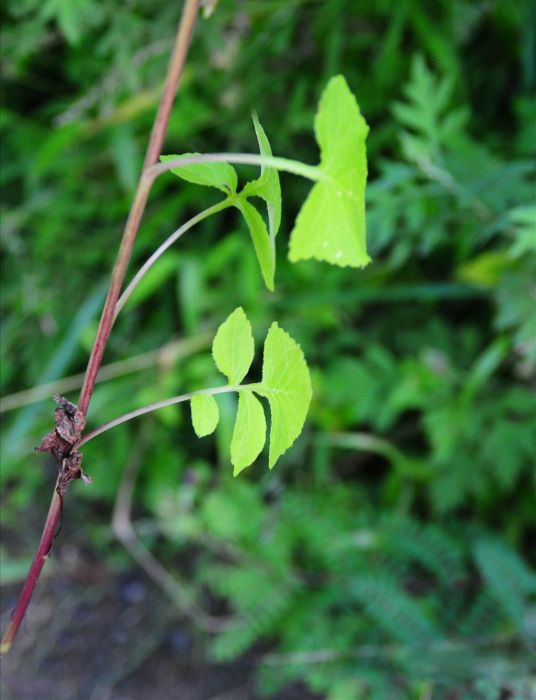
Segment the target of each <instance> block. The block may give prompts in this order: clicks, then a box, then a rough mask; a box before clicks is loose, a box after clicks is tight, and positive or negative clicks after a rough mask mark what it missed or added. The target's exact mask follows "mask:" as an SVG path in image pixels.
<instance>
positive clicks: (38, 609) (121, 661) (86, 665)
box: [1, 543, 314, 700]
mask: <svg viewBox="0 0 536 700" xmlns="http://www.w3.org/2000/svg"><path fill="white" fill-rule="evenodd" d="M20 587H21V584H20V583H19V584H17V585H14V586H11V585H10V586H7V587H5V588H3V590H2V600H1V603H2V605H1V610H2V630H4V629H5V627H6V625H7V623H8V621H9V616H10V614H11V612H12V610H13V608H14V606H15V603H16V600H17V596H18V594H19V591H20ZM203 646H204V642H203V639H202V638H201V637H200V636H199V635H198V634H196V633H194V632H193V631H192V629H191V627H190V626H189V625H188V624H187V623H186V622H185V621H184V620H181V618H180V615H179V614H178V613H177V611H175V610H174V609H173V606H172V605H171V604H170V603H169V602H168V600H167V598H165V596H164V595H163V594H162V593H161V591H160V590H158V589H157V588H156V587H155V586H154V585H153V583H152V582H151V581H149V580H147V579H146V578H145V576H144V574H143V573H142V572H140V571H138V570H135V569H133V570H130V571H128V572H123V573H120V574H117V573H116V572H113V571H112V570H111V569H110V568H108V567H106V566H103V565H100V564H98V563H96V562H95V560H94V558H92V557H90V556H88V555H87V554H84V553H82V552H81V551H80V550H79V549H78V548H77V547H76V546H74V545H72V544H68V543H65V544H61V543H58V546H56V547H55V548H54V550H53V556H52V560H51V561H50V562H49V563H48V565H47V567H46V574H45V575H44V576H43V578H42V580H40V582H39V585H38V588H37V591H36V594H35V596H34V600H33V601H32V604H31V606H30V609H29V611H28V614H27V617H26V619H25V621H24V623H23V627H22V628H21V630H20V632H19V636H18V638H17V640H16V642H15V644H14V645H13V648H12V650H11V652H10V653H9V654H8V655H7V656H6V658H5V659H4V660H3V663H2V675H1V699H2V700H161V699H162V700H257V699H258V698H260V695H259V693H258V690H257V688H256V684H255V667H256V665H257V664H258V660H259V655H258V654H253V655H250V656H248V657H245V658H243V659H242V660H240V661H238V662H235V663H233V664H230V665H223V666H218V665H213V664H212V665H211V664H209V663H208V662H207V661H206V658H204V649H203ZM272 697H274V696H272ZM275 700H314V698H313V696H311V695H310V694H309V693H307V692H306V691H305V690H304V689H303V688H300V687H294V688H289V689H287V690H286V691H285V692H283V693H279V694H278V695H276V696H275Z"/></svg>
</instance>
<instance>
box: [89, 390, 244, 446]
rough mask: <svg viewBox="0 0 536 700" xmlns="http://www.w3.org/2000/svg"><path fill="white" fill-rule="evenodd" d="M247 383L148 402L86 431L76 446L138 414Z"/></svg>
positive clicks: (218, 392) (227, 391)
mask: <svg viewBox="0 0 536 700" xmlns="http://www.w3.org/2000/svg"><path fill="white" fill-rule="evenodd" d="M246 386H247V385H243V386H229V385H227V386H217V387H212V388H210V389H200V390H199V391H191V392H189V393H188V394H181V395H180V396H172V397H171V398H170V399H164V400H163V401H156V402H155V403H150V404H147V406H142V407H141V408H136V409H135V410H134V411H129V412H128V413H124V414H123V415H122V416H119V417H118V418H114V419H113V420H111V421H108V422H107V423H103V424H102V425H100V426H99V427H98V428H95V429H94V430H91V431H90V432H89V433H86V434H85V435H84V436H83V437H82V439H81V440H80V441H79V442H78V443H77V445H76V447H77V448H80V447H82V445H85V444H86V443H87V442H89V441H90V440H93V438H96V437H97V435H101V434H102V433H105V432H107V431H108V430H111V429H112V428H115V427H116V426H118V425H121V424H122V423H126V422H127V421H129V420H132V419H133V418H138V416H143V415H145V414H146V413H152V412H153V411H158V409H160V408H166V406H173V405H174V404H177V403H183V402H184V401H190V399H191V398H192V396H200V395H207V394H208V395H214V394H227V393H229V392H231V391H241V390H242V389H244V388H246Z"/></svg>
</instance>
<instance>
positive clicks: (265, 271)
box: [234, 193, 275, 292]
mask: <svg viewBox="0 0 536 700" xmlns="http://www.w3.org/2000/svg"><path fill="white" fill-rule="evenodd" d="M234 205H235V206H236V208H237V209H238V210H239V211H240V212H241V213H242V215H243V217H244V219H245V220H246V223H247V225H248V228H249V233H250V235H251V240H252V241H253V247H254V248H255V253H256V255H257V260H258V261H259V266H260V268H261V273H262V277H263V279H264V283H265V284H266V286H267V287H268V289H269V290H270V291H271V292H273V291H274V272H275V256H274V251H273V250H272V247H271V245H270V236H269V235H268V231H267V230H266V224H265V223H264V219H263V218H262V216H261V215H260V214H259V212H258V211H257V209H256V208H255V207H254V206H253V204H251V202H248V200H247V199H246V198H245V197H243V196H242V193H241V194H240V195H239V196H238V197H237V199H236V200H235V202H234Z"/></svg>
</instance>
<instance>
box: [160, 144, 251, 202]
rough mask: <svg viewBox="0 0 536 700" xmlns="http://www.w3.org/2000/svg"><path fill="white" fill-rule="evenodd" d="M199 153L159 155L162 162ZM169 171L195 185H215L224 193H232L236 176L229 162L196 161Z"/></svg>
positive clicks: (236, 181) (234, 190)
mask: <svg viewBox="0 0 536 700" xmlns="http://www.w3.org/2000/svg"><path fill="white" fill-rule="evenodd" d="M196 155H199V153H183V154H181V155H180V156H176V155H168V156H160V160H161V161H162V163H166V162H167V161H169V160H177V159H180V158H190V157H191V156H196ZM171 172H172V173H173V174H174V175H177V177H180V178H182V179H183V180H187V181H188V182H193V183H194V184H195V185H204V186H206V187H216V189H218V190H221V191H222V192H225V194H234V193H235V192H236V185H237V183H238V178H237V175H236V170H235V169H234V168H233V166H232V165H229V163H197V164H196V165H185V166H184V167H181V168H172V169H171Z"/></svg>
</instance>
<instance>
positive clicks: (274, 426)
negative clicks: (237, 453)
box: [252, 323, 312, 469]
mask: <svg viewBox="0 0 536 700" xmlns="http://www.w3.org/2000/svg"><path fill="white" fill-rule="evenodd" d="M252 388H253V389H254V390H255V391H256V392H257V393H258V394H259V395H260V396H264V397H266V398H267V399H268V402H269V404H270V413H271V416H272V423H271V427H270V451H269V457H268V466H269V467H270V469H272V468H273V466H274V464H275V463H276V461H277V460H278V459H279V457H280V456H281V455H282V454H283V453H284V452H285V451H286V450H288V448H289V447H290V446H291V445H292V444H293V443H294V441H295V440H296V438H297V437H298V435H299V434H300V433H301V431H302V428H303V424H304V422H305V416H306V415H307V411H308V409H309V404H310V402H311V396H312V389H311V378H310V376H309V369H308V367H307V363H306V361H305V357H304V356H303V352H302V350H301V348H300V346H299V345H298V344H297V343H296V341H295V340H293V339H292V338H291V337H290V336H289V335H288V333H286V332H285V331H284V330H283V329H282V328H280V327H279V326H278V325H277V323H272V325H271V326H270V330H269V331H268V335H267V336H266V341H265V343H264V361H263V367H262V382H261V383H260V384H255V385H253V386H252Z"/></svg>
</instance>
